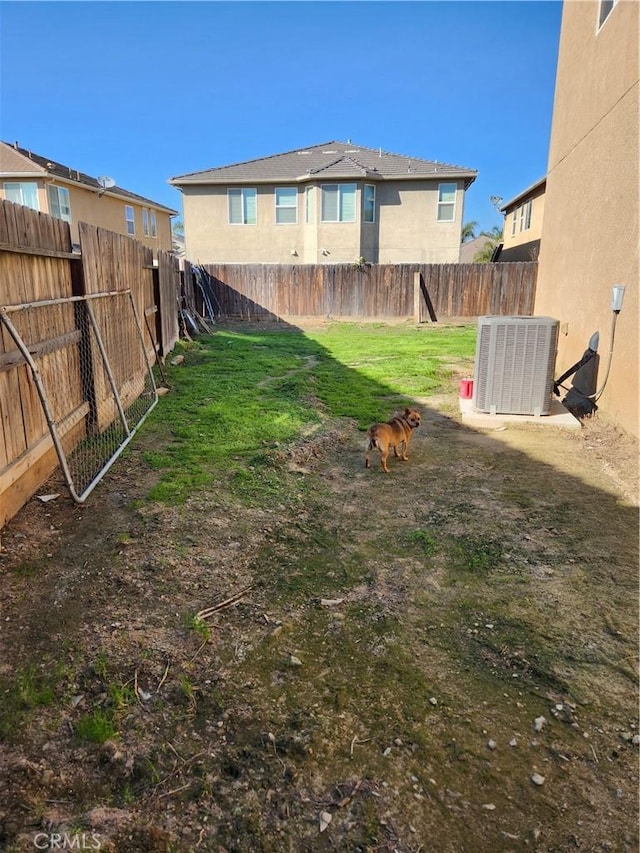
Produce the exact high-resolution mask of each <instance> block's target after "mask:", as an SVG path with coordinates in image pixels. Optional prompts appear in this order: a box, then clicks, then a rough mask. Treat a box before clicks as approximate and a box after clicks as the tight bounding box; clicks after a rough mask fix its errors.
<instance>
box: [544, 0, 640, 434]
mask: <svg viewBox="0 0 640 853" xmlns="http://www.w3.org/2000/svg"><path fill="white" fill-rule="evenodd" d="M598 9H599V3H598V2H596V0H588V2H580V3H573V2H568V3H567V2H565V4H564V7H563V18H562V29H561V38H560V52H559V59H558V72H557V80H556V93H555V102H554V113H553V125H552V133H551V144H550V152H549V163H548V171H547V191H546V201H545V217H544V223H543V230H542V244H541V251H540V261H539V271H538V284H537V293H536V303H535V312H536V314H540V315H551V316H553V317H556V318H557V319H558V320H560V322H561V334H560V341H559V348H558V357H557V361H556V365H557V373H560V372H562V371H563V370H565V369H567V368H568V367H570V366H571V365H572V364H573V363H574V362H575V361H577V359H578V358H579V357H580V356H581V355H582V353H583V351H584V350H585V348H586V345H587V342H588V339H589V336H590V335H591V334H592V332H594V331H596V330H599V331H600V348H599V353H600V357H601V367H600V376H599V380H600V381H602V380H603V379H604V372H605V369H606V362H607V356H608V352H609V349H610V342H611V331H610V330H611V321H612V316H613V315H612V312H611V310H610V302H611V289H612V286H613V285H614V284H622V285H624V286H625V288H626V292H625V301H624V307H623V310H622V312H621V314H620V315H619V318H618V323H617V329H616V333H615V345H614V349H613V360H612V365H611V373H610V376H609V379H608V382H607V385H606V387H605V390H604V393H603V394H602V397H601V398H600V400H599V401H598V405H599V407H600V410H601V411H602V412H604V413H605V414H606V415H609V416H611V417H612V418H614V419H615V420H616V421H618V422H619V424H620V425H621V426H622V427H623V428H624V429H625V430H627V431H628V432H630V433H632V434H634V435H636V436H637V435H638V384H639V377H638V325H639V315H638V276H639V264H638V228H639V221H638V207H639V204H638V185H639V184H638V178H639V176H638V150H639V149H638V96H639V91H638V78H639V74H638V9H639V7H638V4H637V2H635V0H619V2H618V3H617V4H616V6H614V8H613V11H612V12H611V14H610V15H609V18H608V19H607V20H606V21H605V24H604V26H603V27H602V28H601V30H600V31H599V32H597V21H598Z"/></svg>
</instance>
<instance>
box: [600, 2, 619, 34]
mask: <svg viewBox="0 0 640 853" xmlns="http://www.w3.org/2000/svg"><path fill="white" fill-rule="evenodd" d="M616 3H617V0H600V10H599V13H598V29H600V27H601V26H602V25H603V24H604V22H605V21H606V20H607V18H608V17H609V14H610V12H611V10H612V9H613V7H614V6H615V5H616Z"/></svg>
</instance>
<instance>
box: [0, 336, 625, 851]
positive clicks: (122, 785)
mask: <svg viewBox="0 0 640 853" xmlns="http://www.w3.org/2000/svg"><path fill="white" fill-rule="evenodd" d="M282 331H283V326H282V325H281V324H278V325H269V326H266V325H264V326H257V327H250V328H244V327H240V328H239V327H232V328H227V327H221V328H220V330H219V332H218V333H217V335H213V336H212V337H211V338H210V339H207V340H203V341H202V342H200V343H199V345H198V346H196V347H194V348H193V349H192V350H191V351H189V350H187V351H186V360H185V364H184V365H183V366H182V367H180V368H170V369H169V378H170V383H171V385H172V393H171V394H170V395H168V396H167V397H166V398H163V399H162V400H161V402H160V405H159V406H158V407H157V408H156V410H154V413H153V415H152V416H151V418H150V419H149V421H148V423H147V425H145V428H144V429H143V431H142V432H141V434H140V437H139V439H138V440H137V441H136V443H135V445H134V446H133V447H132V449H131V450H130V452H128V453H127V455H126V456H125V457H124V458H123V459H121V460H120V461H119V462H118V464H117V465H116V466H114V468H113V469H111V471H110V472H109V473H108V475H107V476H106V478H105V480H104V482H103V483H102V484H101V485H100V486H99V487H98V488H97V489H96V491H95V492H94V493H93V494H92V495H91V497H90V499H89V501H88V502H87V504H86V506H84V507H77V506H75V505H73V504H72V503H71V501H70V500H69V499H68V498H67V497H66V496H65V495H64V494H63V495H62V496H61V497H60V498H59V499H58V500H56V501H54V502H52V503H48V504H42V503H40V502H39V501H38V500H37V499H34V500H32V501H31V502H30V503H29V504H28V505H27V506H26V507H25V508H24V510H23V511H22V512H21V513H20V514H19V515H18V516H17V517H16V518H15V519H14V520H13V521H12V522H11V523H10V524H9V525H8V526H7V527H6V528H5V530H3V532H2V545H3V550H2V552H1V556H2V560H1V562H0V574H1V576H2V584H3V592H4V595H3V602H2V621H1V628H2V630H1V632H0V661H1V663H0V689H1V690H2V694H1V695H2V704H1V705H0V733H1V734H2V741H1V743H0V767H1V769H2V772H1V774H0V803H1V804H2V805H0V840H1V841H2V843H3V844H4V847H5V849H8V850H13V851H22V850H31V849H33V847H34V838H35V837H36V836H37V835H38V833H44V835H45V836H47V837H50V836H51V835H52V834H56V833H57V834H58V835H64V834H65V833H66V834H67V835H68V837H69V838H73V839H78V838H81V837H82V833H85V840H87V839H91V840H96V841H97V842H99V843H100V845H101V847H100V849H102V850H114V851H122V850H127V851H145V850H148V851H151V850H158V851H160V850H167V851H169V850H171V851H191V850H209V851H246V852H247V853H255V851H278V853H281V851H313V853H316V851H325V850H326V851H329V850H345V851H346V850H349V851H366V850H375V851H389V853H390V851H402V853H409V851H413V853H415V851H418V850H426V849H430V850H434V851H438V853H467V851H468V853H484V851H486V853H497V851H520V850H527V849H531V850H537V851H547V852H548V853H551V851H564V850H569V849H573V847H576V848H581V849H585V850H612V851H633V850H636V849H637V845H638V837H637V831H636V828H637V817H638V811H637V797H636V793H637V771H638V746H637V740H638V738H637V735H638V728H637V695H638V694H637V635H638V602H637V584H638V553H637V545H638V512H637V506H636V505H634V500H633V496H634V495H635V494H637V492H636V491H635V489H634V485H633V477H632V476H630V473H629V472H630V471H631V469H632V468H633V466H635V465H636V462H635V457H632V455H631V454H632V453H633V452H634V450H635V448H634V445H633V443H632V442H631V443H630V441H629V440H628V439H627V438H625V437H624V436H622V435H621V434H620V433H618V432H617V431H616V430H615V429H614V428H613V427H610V426H608V425H607V424H606V423H604V422H602V421H597V422H593V423H591V424H587V425H586V426H585V429H584V430H583V431H581V432H580V433H579V434H574V433H573V432H572V431H570V432H567V431H562V430H557V429H552V430H548V429H547V428H545V427H542V426H528V427H522V428H511V427H510V428H509V429H506V430H504V431H501V432H494V431H489V430H483V431H474V430H470V429H467V428H466V427H463V426H462V424H461V422H460V418H459V416H458V414H457V410H456V390H457V387H456V386H457V383H456V381H455V374H454V378H453V379H452V383H451V384H452V387H451V389H450V393H449V394H444V395H443V394H441V393H440V395H439V396H438V398H437V400H436V399H435V398H431V397H430V395H429V394H428V393H425V394H420V395H417V397H419V399H418V400H417V402H418V403H419V405H420V406H421V409H422V411H423V414H424V421H423V427H421V429H420V431H419V432H418V433H417V435H416V436H415V439H414V441H413V443H412V446H411V451H410V458H409V462H406V463H405V462H400V461H399V460H395V459H393V460H392V462H391V465H390V467H391V473H390V474H389V475H385V474H383V473H382V471H381V470H380V469H379V468H378V467H377V466H376V467H374V468H373V469H371V470H366V469H365V468H364V465H363V463H364V452H363V444H364V433H363V431H362V430H363V428H364V427H365V426H366V425H367V422H369V421H370V420H375V419H378V418H380V417H382V416H383V414H385V413H386V412H387V411H389V410H390V409H392V408H395V407H397V406H399V405H402V404H403V403H404V402H405V398H404V397H403V396H402V395H401V394H398V392H397V389H396V388H394V386H393V383H390V384H389V385H386V386H385V385H382V384H379V383H376V382H372V381H370V380H368V379H367V378H366V377H364V376H363V375H362V374H361V373H359V372H358V370H357V369H353V368H349V367H347V366H344V365H341V364H340V363H338V362H336V361H335V360H334V359H333V358H332V357H331V355H330V354H329V352H328V351H327V349H326V348H325V347H323V346H322V329H321V328H320V329H316V328H314V329H307V330H306V332H304V331H301V330H299V329H295V328H289V330H288V334H286V335H282V334H281V333H282ZM416 334H421V335H423V336H424V341H425V351H427V350H428V348H429V347H430V346H432V345H433V341H434V336H435V335H437V334H438V332H437V329H436V328H434V327H424V328H422V329H420V330H419V331H416ZM232 352H233V354H232ZM451 358H452V359H454V355H452V356H451ZM246 359H251V360H252V363H254V364H255V363H256V362H259V363H260V365H261V366H262V367H261V369H262V371H263V377H262V380H261V382H260V383H257V384H256V383H254V385H253V387H252V388H244V387H243V383H242V377H241V375H240V374H239V372H238V371H239V368H240V366H241V365H242V363H243V361H246ZM207 369H209V373H208V376H209V382H208V385H207V379H206V377H207ZM190 383H200V385H198V387H200V388H201V389H202V393H200V394H199V399H200V403H199V404H197V405H195V406H194V405H193V403H190V405H189V410H188V412H184V413H182V415H181V414H180V406H181V397H182V393H183V390H184V389H185V388H186V387H187V386H188V385H189V384H190ZM336 388H338V389H341V390H340V392H339V393H336V391H335V389H336ZM223 395H226V396H227V397H228V396H230V395H231V396H233V395H235V396H236V397H237V398H238V399H240V398H242V399H244V395H247V400H249V397H250V396H251V395H252V396H253V397H255V398H258V400H259V407H260V409H261V412H262V415H261V417H263V418H265V419H277V417H282V418H285V417H290V418H295V417H297V416H298V415H299V412H300V409H301V405H302V404H301V400H304V405H305V406H307V407H308V405H309V401H310V400H313V401H314V406H315V411H316V412H317V417H316V418H315V419H313V420H310V421H309V423H308V424H307V425H306V426H305V427H304V428H303V429H301V430H299V431H298V433H297V434H296V436H295V437H293V438H291V439H290V440H288V441H286V442H284V441H275V442H268V444H267V445H266V446H265V445H264V444H261V440H260V435H259V431H257V433H256V437H255V442H254V446H252V447H250V448H246V449H244V450H238V452H237V453H236V454H234V457H235V458H232V459H230V460H223V461H220V460H217V459H216V458H215V455H211V454H214V450H213V449H211V450H210V449H208V448H205V447H203V448H202V453H201V457H204V456H206V457H207V458H206V459H202V460H201V461H199V459H198V458H194V459H193V460H192V462H191V463H190V465H191V466H192V467H193V469H194V470H196V469H198V466H199V465H201V466H202V469H203V471H205V472H206V470H208V471H209V474H211V472H212V470H213V476H210V477H209V479H208V480H207V479H206V477H203V479H202V480H201V481H197V482H198V483H200V485H198V487H197V488H196V487H193V486H192V490H191V493H190V495H189V496H188V497H187V498H186V499H185V500H184V501H183V502H181V503H178V504H177V505H168V504H166V503H163V502H160V501H150V500H149V499H148V495H149V494H150V491H151V490H152V489H155V488H157V486H158V482H159V479H160V478H161V472H160V471H158V470H154V469H152V468H150V467H149V465H148V463H147V461H146V460H147V457H148V453H149V452H150V451H151V450H153V451H155V452H161V453H166V454H167V456H166V458H167V464H168V465H169V470H171V471H173V469H172V468H171V467H170V466H171V464H172V462H171V460H172V456H171V454H172V452H173V451H172V448H173V450H176V447H177V444H179V443H180V441H185V442H188V441H192V438H193V436H192V434H191V433H189V432H188V431H187V432H186V433H184V434H183V433H182V429H183V426H184V425H183V423H182V420H183V419H184V421H188V423H189V424H195V427H194V428H195V429H201V430H203V431H204V430H205V429H206V426H205V421H206V420H207V418H209V419H210V418H211V417H212V413H214V414H215V411H217V410H216V402H217V401H218V400H219V398H221V397H222V396H223ZM247 405H248V403H247ZM212 407H213V408H212ZM218 414H219V412H218ZM198 425H199V426H198ZM228 426H229V425H228V424H225V423H223V422H219V423H218V428H219V429H225V428H226V427H228ZM206 434H207V435H208V433H206ZM623 454H628V458H629V460H630V462H629V465H628V466H627V469H626V470H624V468H622V469H621V468H620V465H619V461H620V458H621V457H622V455H623ZM616 459H617V460H618V462H616ZM212 466H213V468H212ZM190 473H191V474H192V473H193V471H191V472H190ZM172 476H175V477H179V476H181V475H180V472H175V473H174V474H172ZM191 482H192V483H193V482H196V481H191ZM59 486H60V483H59V481H55V480H53V481H52V482H51V483H50V484H48V485H47V487H46V490H45V491H46V492H54V491H59ZM206 608H209V609H211V613H210V614H209V615H205V616H201V617H200V618H196V615H197V614H198V613H199V612H201V611H203V610H204V609H206ZM634 739H635V742H634ZM39 837H40V839H41V840H42V837H43V836H42V835H40V836H39ZM77 843H79V842H77ZM76 846H77V844H76Z"/></svg>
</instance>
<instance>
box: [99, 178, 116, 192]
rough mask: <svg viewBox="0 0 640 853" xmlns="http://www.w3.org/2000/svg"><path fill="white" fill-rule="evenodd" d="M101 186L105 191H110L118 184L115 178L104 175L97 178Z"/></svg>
mask: <svg viewBox="0 0 640 853" xmlns="http://www.w3.org/2000/svg"><path fill="white" fill-rule="evenodd" d="M96 180H97V181H98V183H99V184H100V186H101V187H102V189H103V190H109V189H111V187H115V185H116V182H115V181H114V180H113V178H109V177H108V176H107V175H102V176H101V177H100V178H96Z"/></svg>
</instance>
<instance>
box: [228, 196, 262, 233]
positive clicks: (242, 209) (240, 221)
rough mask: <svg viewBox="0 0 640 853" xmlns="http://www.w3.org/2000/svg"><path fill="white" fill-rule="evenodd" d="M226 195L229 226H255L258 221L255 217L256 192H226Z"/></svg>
mask: <svg viewBox="0 0 640 853" xmlns="http://www.w3.org/2000/svg"><path fill="white" fill-rule="evenodd" d="M227 195H228V198H229V224H230V225H255V224H256V223H257V221H258V217H257V215H256V190H254V189H239V190H228V191H227Z"/></svg>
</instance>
